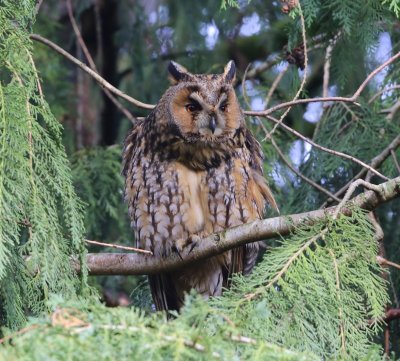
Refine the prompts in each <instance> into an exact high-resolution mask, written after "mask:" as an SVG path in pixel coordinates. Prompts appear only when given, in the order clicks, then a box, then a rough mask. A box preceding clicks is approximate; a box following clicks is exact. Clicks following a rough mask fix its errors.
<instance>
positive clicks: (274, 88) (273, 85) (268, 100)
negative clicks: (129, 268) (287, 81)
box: [264, 65, 289, 108]
mask: <svg viewBox="0 0 400 361" xmlns="http://www.w3.org/2000/svg"><path fill="white" fill-rule="evenodd" d="M288 69H289V66H288V65H286V66H285V68H284V69H283V70H282V71H281V72H280V73H279V74H278V76H277V77H276V78H275V80H274V81H273V83H272V84H271V88H269V91H268V94H267V96H266V97H265V105H264V106H265V108H266V107H267V106H268V103H269V102H270V100H271V97H272V94H274V91H275V90H276V88H277V87H278V85H279V83H280V82H281V80H282V78H283V77H284V75H285V74H286V73H287V71H288Z"/></svg>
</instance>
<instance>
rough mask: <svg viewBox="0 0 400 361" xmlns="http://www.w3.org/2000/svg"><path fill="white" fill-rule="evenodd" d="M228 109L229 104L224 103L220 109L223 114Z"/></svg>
mask: <svg viewBox="0 0 400 361" xmlns="http://www.w3.org/2000/svg"><path fill="white" fill-rule="evenodd" d="M227 109H228V103H222V104H221V105H220V107H219V110H220V111H221V112H225V111H226V110H227Z"/></svg>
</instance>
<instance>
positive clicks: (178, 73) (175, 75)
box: [168, 60, 192, 84]
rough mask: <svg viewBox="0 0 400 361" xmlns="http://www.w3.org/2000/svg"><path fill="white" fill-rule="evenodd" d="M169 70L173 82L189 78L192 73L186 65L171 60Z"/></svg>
mask: <svg viewBox="0 0 400 361" xmlns="http://www.w3.org/2000/svg"><path fill="white" fill-rule="evenodd" d="M168 72H169V74H170V77H169V78H170V80H171V82H172V84H176V83H179V82H180V81H181V80H188V79H189V78H190V77H191V75H192V74H190V73H189V72H188V71H187V69H186V68H185V67H183V66H182V65H180V64H178V63H175V62H174V61H172V60H171V61H170V62H169V64H168Z"/></svg>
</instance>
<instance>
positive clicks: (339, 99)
mask: <svg viewBox="0 0 400 361" xmlns="http://www.w3.org/2000/svg"><path fill="white" fill-rule="evenodd" d="M398 58H400V52H398V53H396V54H395V55H393V56H392V57H391V58H390V59H388V60H387V61H385V62H384V63H383V64H381V65H380V66H378V67H377V68H376V69H375V70H374V71H372V72H371V73H370V74H369V75H368V76H367V78H366V79H365V80H364V81H363V82H362V84H361V85H360V86H359V87H358V89H357V90H356V91H355V93H354V94H353V95H352V96H351V97H321V98H309V99H297V100H293V101H290V102H286V103H281V104H278V105H276V106H274V107H272V108H269V109H267V110H264V111H253V110H246V111H244V113H245V114H246V115H255V116H256V115H257V116H260V117H266V116H267V115H269V114H271V113H273V112H276V111H277V110H280V109H284V108H288V107H291V106H293V105H296V104H306V103H315V102H333V101H337V102H346V103H354V104H356V105H360V104H358V103H357V102H356V101H357V99H358V97H359V96H360V94H361V93H362V92H363V90H364V89H365V88H366V86H367V85H368V83H369V82H370V81H371V80H372V78H374V77H375V75H376V74H378V73H379V72H380V71H381V70H382V69H384V68H385V67H387V66H388V65H390V64H392V63H393V62H394V61H396V60H397V59H398Z"/></svg>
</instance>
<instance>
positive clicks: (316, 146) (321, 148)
mask: <svg viewBox="0 0 400 361" xmlns="http://www.w3.org/2000/svg"><path fill="white" fill-rule="evenodd" d="M267 118H268V119H270V120H272V121H273V122H275V123H276V124H279V125H280V126H281V127H282V128H284V129H286V130H287V131H289V132H291V133H292V134H294V135H296V136H297V137H298V138H300V139H302V140H304V141H305V142H307V143H308V144H311V145H312V146H313V147H315V148H317V149H319V150H322V151H323V152H326V153H329V154H333V155H336V156H338V157H341V158H344V159H348V160H351V161H352V162H354V163H357V164H359V165H361V166H362V167H363V168H365V169H367V170H369V171H370V172H372V173H374V174H375V175H377V176H378V177H380V178H382V179H384V180H388V179H389V178H387V177H385V176H384V175H383V174H381V173H379V172H378V171H377V170H376V169H374V168H373V167H371V166H370V165H368V164H366V163H364V162H363V161H361V160H359V159H358V158H356V157H353V156H351V155H348V154H346V153H342V152H338V151H337V150H333V149H329V148H325V147H323V146H322V145H319V144H317V143H315V142H314V141H312V140H311V139H309V138H307V137H305V136H304V135H302V134H301V133H299V132H298V131H296V130H294V129H292V128H290V127H289V126H288V125H286V124H285V123H280V122H279V120H278V119H276V118H274V117H272V116H270V115H268V116H267Z"/></svg>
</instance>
